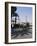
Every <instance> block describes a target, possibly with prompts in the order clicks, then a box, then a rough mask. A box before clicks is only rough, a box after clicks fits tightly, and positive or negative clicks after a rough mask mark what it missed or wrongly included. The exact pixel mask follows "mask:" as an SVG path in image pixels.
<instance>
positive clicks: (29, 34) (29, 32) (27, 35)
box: [11, 30, 32, 39]
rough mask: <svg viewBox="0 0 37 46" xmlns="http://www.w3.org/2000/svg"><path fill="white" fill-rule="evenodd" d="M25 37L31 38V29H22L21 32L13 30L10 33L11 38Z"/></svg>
mask: <svg viewBox="0 0 37 46" xmlns="http://www.w3.org/2000/svg"><path fill="white" fill-rule="evenodd" d="M25 38H32V30H28V31H25V32H24V31H22V32H15V33H14V34H12V35H11V39H25Z"/></svg>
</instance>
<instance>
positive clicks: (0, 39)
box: [0, 0, 37, 46]
mask: <svg viewBox="0 0 37 46" xmlns="http://www.w3.org/2000/svg"><path fill="white" fill-rule="evenodd" d="M5 1H7V0H0V46H37V42H36V43H23V44H8V45H7V44H4V40H5V39H4V38H5V37H4V36H5V3H4V2H5ZM8 1H11V2H12V1H13V2H20V1H21V2H29V3H30V2H31V3H36V4H37V0H8ZM36 12H37V5H36ZM36 17H37V15H36ZM36 23H37V22H36ZM36 27H37V25H36ZM36 36H37V32H36ZM36 40H37V37H36Z"/></svg>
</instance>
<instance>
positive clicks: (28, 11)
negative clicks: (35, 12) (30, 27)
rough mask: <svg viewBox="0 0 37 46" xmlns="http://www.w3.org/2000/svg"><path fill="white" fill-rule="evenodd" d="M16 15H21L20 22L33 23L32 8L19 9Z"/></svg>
mask: <svg viewBox="0 0 37 46" xmlns="http://www.w3.org/2000/svg"><path fill="white" fill-rule="evenodd" d="M16 13H17V14H18V15H19V19H20V22H26V16H27V22H30V23H32V7H17V10H16Z"/></svg>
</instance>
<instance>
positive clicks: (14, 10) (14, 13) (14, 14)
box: [11, 7, 19, 24]
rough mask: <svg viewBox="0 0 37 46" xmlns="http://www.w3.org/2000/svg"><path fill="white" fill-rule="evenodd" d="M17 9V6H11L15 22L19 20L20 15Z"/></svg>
mask: <svg viewBox="0 0 37 46" xmlns="http://www.w3.org/2000/svg"><path fill="white" fill-rule="evenodd" d="M16 10H17V8H16V7H11V18H12V17H15V24H16V21H17V17H19V16H18V14H17V13H16Z"/></svg>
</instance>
